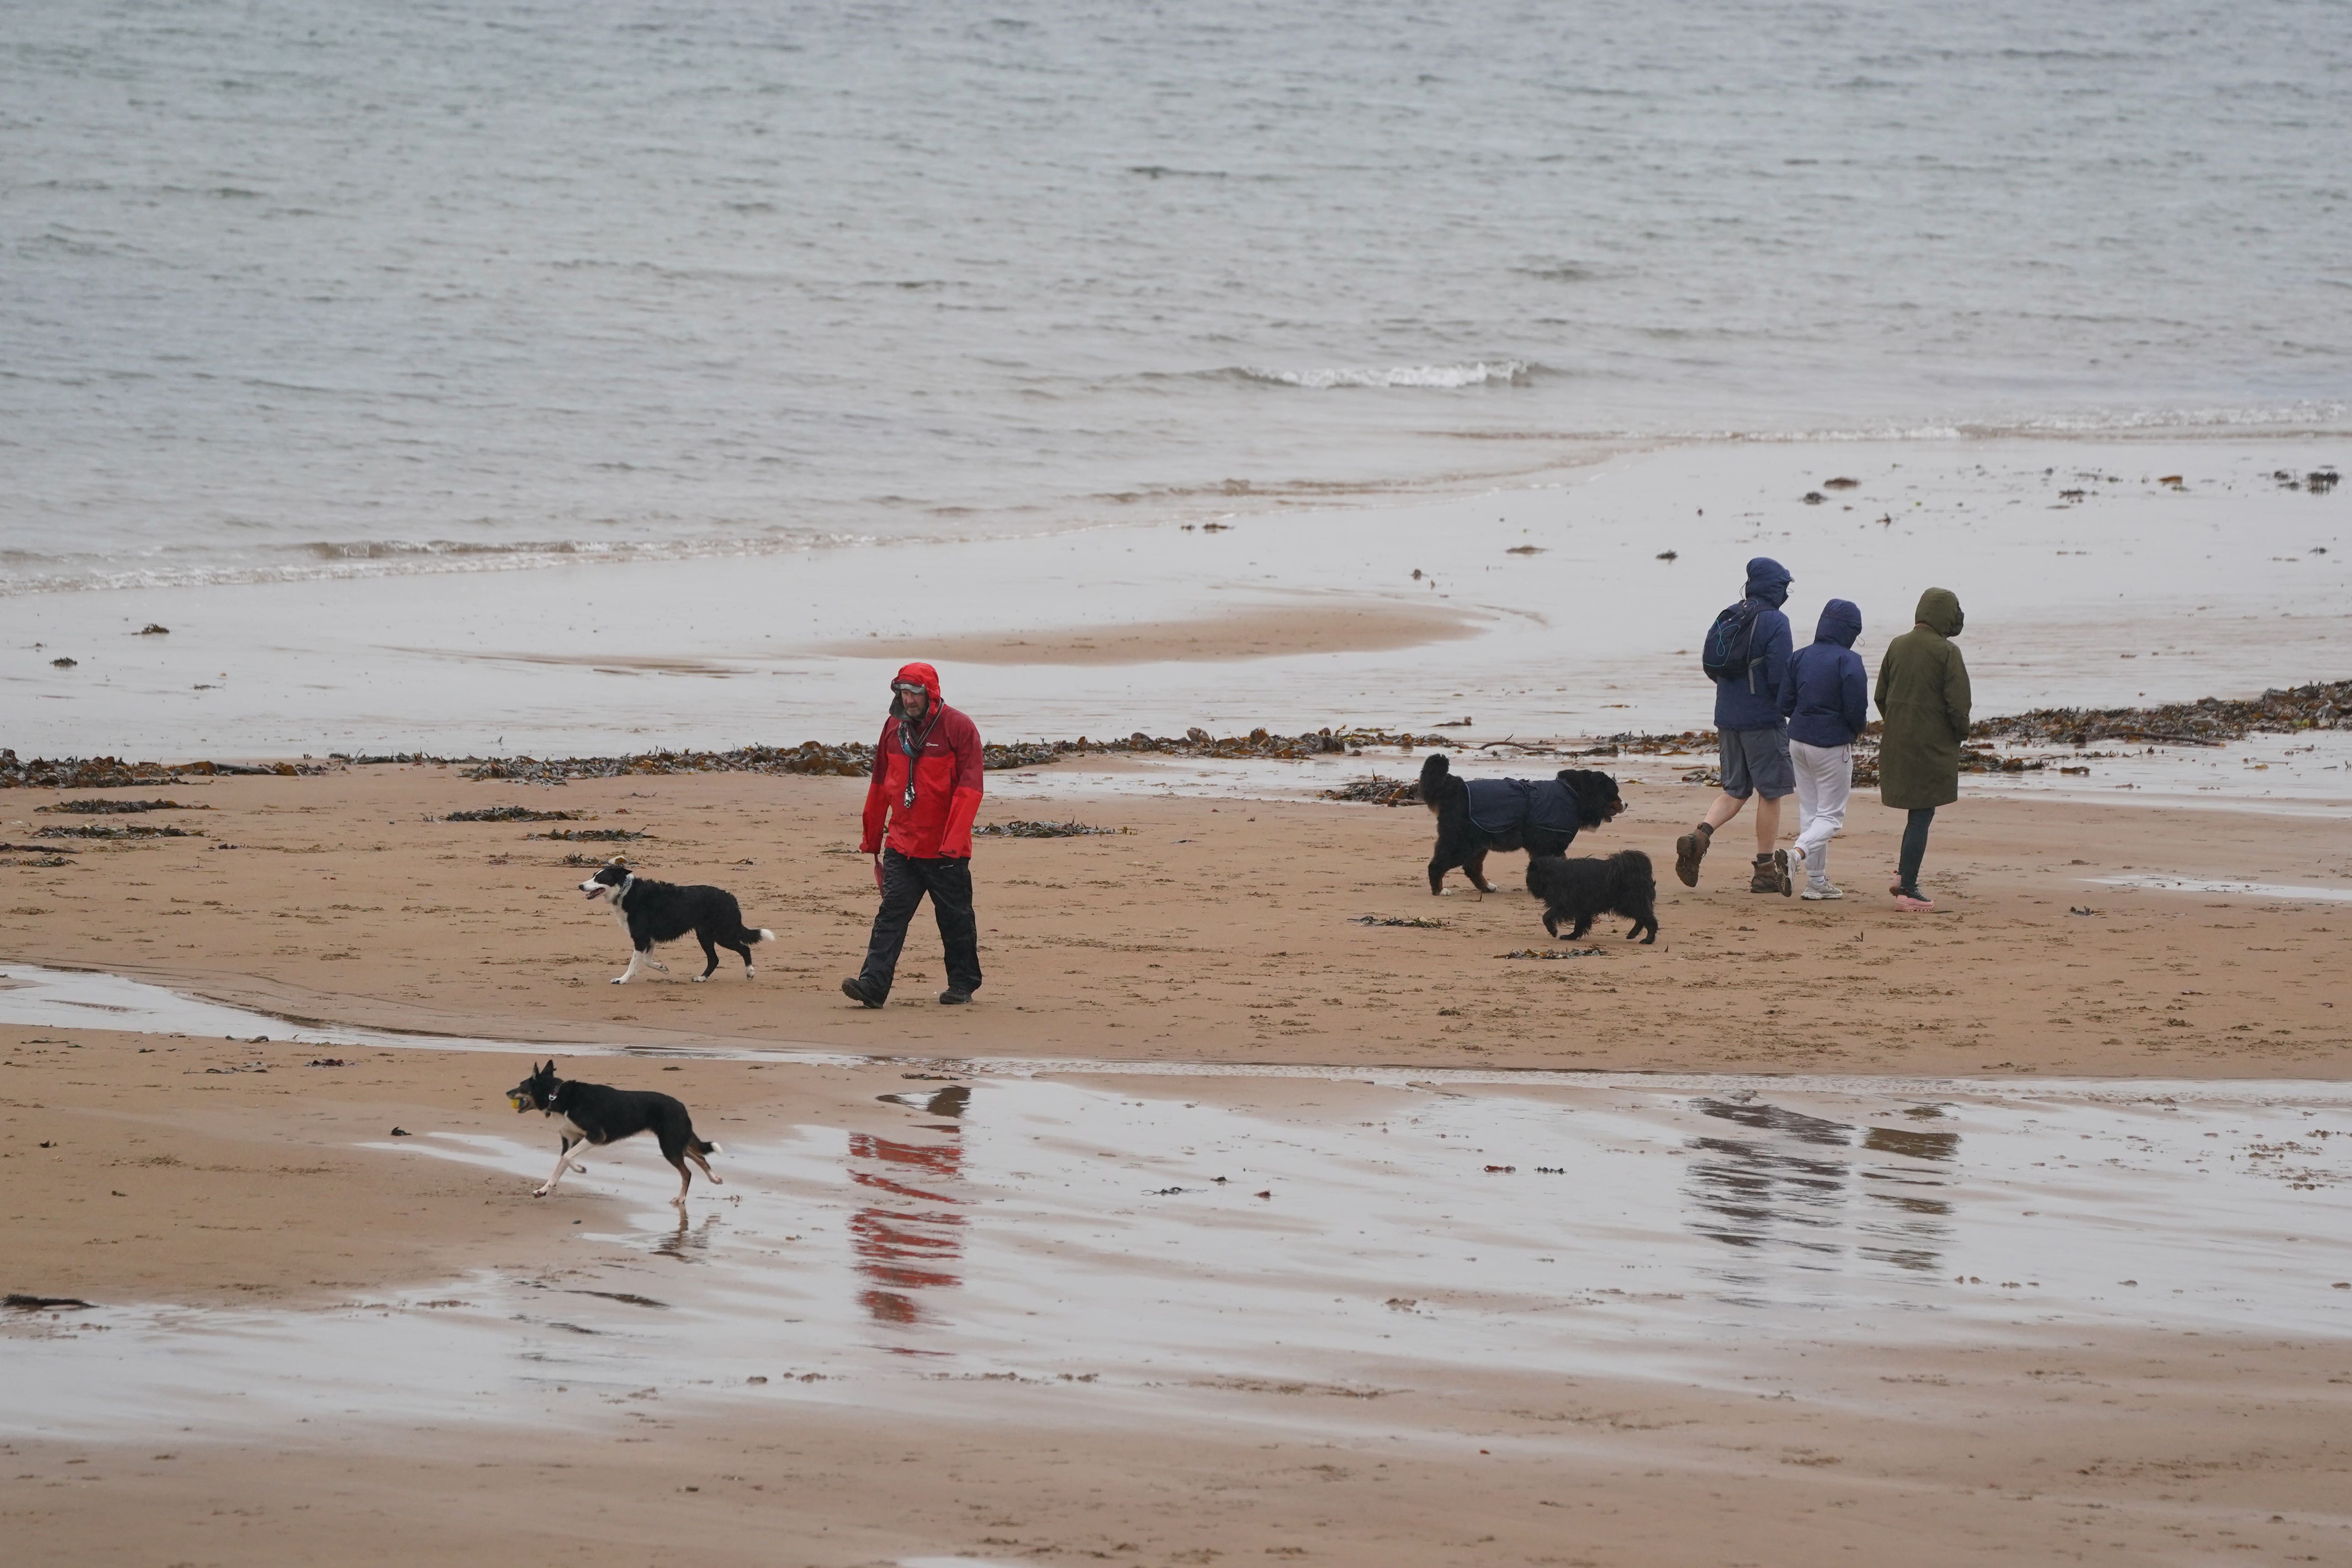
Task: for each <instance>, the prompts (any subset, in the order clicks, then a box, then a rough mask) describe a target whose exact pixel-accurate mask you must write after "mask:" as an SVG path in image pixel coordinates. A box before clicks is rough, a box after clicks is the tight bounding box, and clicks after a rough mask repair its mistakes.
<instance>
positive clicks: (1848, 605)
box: [1813, 599, 1862, 647]
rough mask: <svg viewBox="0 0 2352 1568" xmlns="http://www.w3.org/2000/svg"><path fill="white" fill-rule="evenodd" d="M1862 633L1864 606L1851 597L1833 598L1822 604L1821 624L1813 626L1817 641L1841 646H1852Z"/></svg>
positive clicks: (1814, 638) (1814, 637) (1814, 636)
mask: <svg viewBox="0 0 2352 1568" xmlns="http://www.w3.org/2000/svg"><path fill="white" fill-rule="evenodd" d="M1861 635H1862V607H1861V606H1860V605H1856V604H1854V603H1853V601H1852V600H1851V599H1832V600H1831V601H1830V602H1829V603H1828V604H1826V605H1822V619H1821V624H1820V625H1819V626H1815V627H1814V628H1813V640H1814V641H1815V642H1833V643H1835V644H1837V645H1838V647H1853V639H1854V638H1856V637H1860V636H1861Z"/></svg>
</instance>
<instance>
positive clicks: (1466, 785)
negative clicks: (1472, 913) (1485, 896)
mask: <svg viewBox="0 0 2352 1568" xmlns="http://www.w3.org/2000/svg"><path fill="white" fill-rule="evenodd" d="M1421 802H1422V804H1423V805H1426V806H1427V807H1429V809H1430V810H1431V811H1432V812H1433V813H1434V814H1435V815H1436V816H1437V848H1436V851H1435V852H1434V853H1433V854H1432V855H1431V856H1430V858H1429V890H1430V891H1431V892H1433V893H1442V892H1444V890H1445V887H1444V883H1445V873H1446V872H1448V871H1451V870H1453V869H1454V868H1455V867H1457V866H1458V867H1460V868H1462V871H1463V873H1464V875H1465V876H1467V877H1468V878H1469V879H1470V880H1471V883H1472V884H1473V885H1474V886H1475V887H1476V888H1477V889H1478V890H1479V891H1480V892H1482V893H1491V892H1493V891H1494V890H1495V888H1494V884H1493V883H1491V882H1489V881H1487V880H1486V857H1487V855H1488V854H1490V853H1491V852H1493V851H1495V850H1497V849H1500V850H1514V849H1524V850H1526V851H1527V852H1528V855H1529V856H1531V857H1532V856H1538V855H1564V854H1566V853H1567V852H1568V847H1569V846H1570V844H1572V843H1574V842H1575V841H1576V836H1577V834H1578V833H1580V832H1581V831H1583V830H1584V829H1586V828H1588V827H1598V826H1601V824H1602V823H1604V822H1607V821H1608V820H1609V819H1610V818H1611V817H1612V816H1616V815H1617V814H1618V813H1619V812H1621V811H1622V810H1624V809H1625V802H1624V800H1623V798H1622V797H1621V796H1620V795H1618V793H1617V781H1616V780H1615V779H1613V778H1611V777H1610V776H1609V775H1608V774H1607V773H1594V772H1592V771H1591V769H1589V768H1562V769H1561V770H1560V771H1559V774H1558V775H1557V776H1556V777H1553V778H1549V779H1467V780H1465V779H1458V778H1455V777H1454V771H1453V768H1452V766H1451V764H1449V763H1447V762H1446V760H1445V753H1444V752H1432V753H1430V757H1429V760H1428V761H1427V762H1425V763H1422V764H1421Z"/></svg>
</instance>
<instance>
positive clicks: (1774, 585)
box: [1675, 555, 1797, 898]
mask: <svg viewBox="0 0 2352 1568" xmlns="http://www.w3.org/2000/svg"><path fill="white" fill-rule="evenodd" d="M1793 581H1795V579H1794V578H1792V577H1790V574H1789V569H1788V568H1787V567H1786V566H1783V565H1781V564H1780V563H1779V562H1778V561H1775V560H1773V559H1772V558H1771V557H1770V556H1769V555H1759V556H1757V557H1756V558H1755V559H1754V560H1752V561H1750V562H1748V588H1747V595H1746V597H1745V598H1743V599H1742V600H1741V601H1740V604H1739V605H1735V606H1734V609H1741V610H1745V611H1746V612H1747V614H1746V616H1744V617H1743V618H1744V619H1745V620H1746V622H1747V626H1746V628H1745V631H1744V634H1743V635H1742V637H1740V639H1739V643H1738V647H1736V648H1733V649H1731V650H1729V651H1730V652H1731V654H1732V655H1733V657H1734V662H1735V664H1736V665H1737V668H1735V669H1734V670H1733V671H1732V672H1731V673H1729V674H1726V675H1719V676H1717V677H1716V681H1715V728H1716V734H1717V745H1718V748H1719V750H1720V752H1721V763H1722V770H1721V771H1722V773H1723V794H1722V795H1719V796H1717V799H1716V803H1715V804H1714V805H1711V806H1709V807H1708V808H1707V813H1706V820H1705V821H1704V822H1701V823H1700V824H1699V825H1698V826H1696V827H1695V828H1693V829H1692V830H1691V831H1690V832H1688V833H1685V834H1684V835H1683V836H1682V837H1680V838H1678V839H1676V840H1675V876H1677V877H1680V878H1681V879H1682V882H1683V886H1684V887H1685V888H1696V887H1697V886H1698V864H1699V862H1700V861H1701V860H1703V859H1705V858H1706V852H1707V848H1708V847H1709V846H1710V845H1712V844H1713V843H1714V841H1715V830H1716V829H1717V828H1718V827H1721V826H1723V825H1724V824H1725V823H1727V822H1729V821H1730V820H1731V819H1732V818H1733V817H1735V816H1738V815H1739V808H1740V807H1741V806H1744V805H1747V804H1748V796H1750V795H1756V796H1759V799H1758V800H1757V802H1756V867H1755V871H1754V874H1753V875H1751V876H1750V877H1749V878H1748V891H1749V892H1751V893H1779V894H1780V895H1781V896H1782V897H1783V898H1786V897H1787V896H1788V895H1789V893H1790V890H1791V887H1792V884H1791V883H1790V879H1789V852H1788V851H1787V850H1785V849H1775V848H1774V847H1772V846H1773V843H1774V841H1775V840H1777V839H1778V838H1779V837H1780V802H1781V801H1782V800H1784V799H1786V798H1787V797H1788V796H1789V795H1791V794H1793V793H1795V791H1796V788H1797V780H1796V774H1795V772H1794V769H1793V767H1792V764H1791V763H1790V760H1789V726H1788V721H1786V720H1785V719H1783V718H1782V717H1781V716H1780V681H1781V679H1782V678H1783V677H1784V676H1786V675H1787V674H1788V671H1789V644H1790V637H1789V617H1788V616H1784V615H1782V614H1781V613H1780V606H1781V605H1785V604H1787V603H1788V602H1789V584H1790V583H1791V582H1793ZM1731 614H1732V611H1730V610H1727V611H1725V612H1724V616H1730V615H1731ZM1722 620H1723V616H1718V617H1717V621H1718V623H1720V622H1721V621H1722ZM1710 635H1713V634H1712V633H1710Z"/></svg>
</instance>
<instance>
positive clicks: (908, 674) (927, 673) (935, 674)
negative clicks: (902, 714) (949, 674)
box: [890, 664, 940, 717]
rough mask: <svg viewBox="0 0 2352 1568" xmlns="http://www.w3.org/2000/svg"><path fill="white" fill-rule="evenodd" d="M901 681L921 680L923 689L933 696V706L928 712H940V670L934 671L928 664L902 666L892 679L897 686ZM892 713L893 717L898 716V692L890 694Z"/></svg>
mask: <svg viewBox="0 0 2352 1568" xmlns="http://www.w3.org/2000/svg"><path fill="white" fill-rule="evenodd" d="M901 680H919V681H920V682H922V685H923V689H924V690H926V691H928V692H929V693H930V694H931V705H930V707H929V709H928V710H926V711H928V712H937V711H938V710H939V706H940V672H939V671H938V670H936V669H933V668H931V667H930V666H929V665H928V664H902V665H900V666H899V667H898V674H897V675H895V676H893V677H891V683H892V684H893V685H894V686H895V685H896V684H897V683H898V682H899V681H901ZM890 712H891V714H892V716H893V717H896V716H898V693H897V692H896V691H893V692H891V693H890Z"/></svg>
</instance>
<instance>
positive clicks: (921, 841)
mask: <svg viewBox="0 0 2352 1568" xmlns="http://www.w3.org/2000/svg"><path fill="white" fill-rule="evenodd" d="M898 679H900V680H918V681H920V682H922V685H923V689H925V690H927V691H929V693H930V694H931V700H930V706H929V707H928V708H926V709H925V710H923V716H922V718H921V719H920V720H919V721H917V722H916V723H915V724H914V726H913V729H914V731H915V733H916V734H917V735H918V736H919V737H922V749H921V753H920V754H919V756H916V757H912V758H910V757H908V755H907V748H906V745H905V743H904V742H902V740H901V738H900V735H899V729H898V704H897V703H895V702H893V703H892V704H891V715H890V717H889V718H887V719H886V720H884V721H882V736H881V739H880V740H878V741H877V742H875V744H874V776H873V779H872V780H871V781H870V782H869V783H868V784H866V837H865V838H864V839H863V840H862V841H861V842H860V844H859V846H858V848H859V851H860V852H861V853H863V854H866V855H873V854H877V853H878V852H879V851H880V850H881V848H882V847H883V845H884V844H886V843H887V845H889V847H891V848H893V849H896V850H897V851H898V853H899V854H901V855H905V856H908V857H910V858H914V859H917V860H937V859H941V858H949V859H957V860H963V859H969V858H971V824H972V819H973V818H974V817H976V816H979V815H980V772H981V761H980V731H979V729H978V728H977V727H975V726H974V725H973V723H972V721H971V720H970V719H968V718H966V717H965V716H964V715H963V714H961V713H960V712H958V711H957V710H954V709H952V708H950V707H949V706H948V705H947V704H946V703H944V702H942V701H940V672H939V671H938V670H936V669H933V668H931V667H930V666H929V665H928V664H910V665H908V666H907V667H906V668H903V669H901V670H899V671H898ZM909 773H912V775H913V778H914V785H915V798H914V802H913V804H912V805H909V804H908V801H907V782H908V774H909ZM886 825H887V836H886V833H885V831H884V830H885V826H886Z"/></svg>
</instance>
